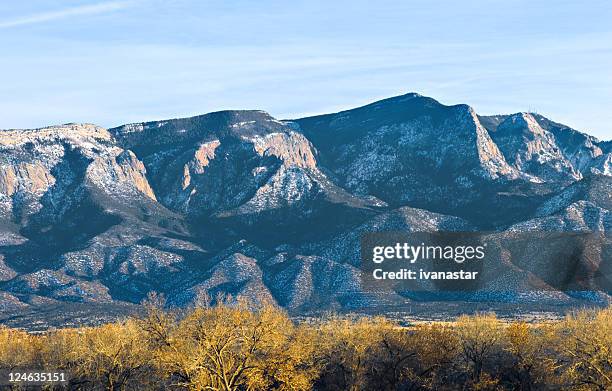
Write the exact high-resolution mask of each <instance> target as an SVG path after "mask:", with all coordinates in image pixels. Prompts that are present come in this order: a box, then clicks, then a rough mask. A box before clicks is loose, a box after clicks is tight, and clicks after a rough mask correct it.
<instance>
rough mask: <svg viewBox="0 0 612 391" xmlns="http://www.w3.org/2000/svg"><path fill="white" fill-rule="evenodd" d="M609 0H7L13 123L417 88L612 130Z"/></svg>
mask: <svg viewBox="0 0 612 391" xmlns="http://www.w3.org/2000/svg"><path fill="white" fill-rule="evenodd" d="M609 4H610V3H609V2H608V1H598V0H593V1H589V2H588V5H587V3H586V2H578V1H564V0H557V1H435V0H430V1H425V0H423V1H399V0H398V1H386V0H380V1H377V2H372V1H361V0H352V1H299V0H294V1H268V0H260V1H205V0H200V1H172V0H166V1H161V0H112V1H110V0H98V1H65V0H48V1H36V0H29V1H19V2H13V1H4V2H1V3H0V50H1V51H0V53H1V57H0V128H25V127H39V126H44V125H48V124H56V123H65V122H94V123H97V124H100V125H102V126H106V127H110V126H116V125H119V124H123V123H127V122H136V121H143V120H154V119H162V118H174V117H181V116H190V115H196V114H201V113H206V112H210V111H215V110H221V109H247V108H252V109H262V110H266V111H268V112H270V113H271V114H272V115H274V116H276V117H277V118H293V117H298V116H304V115H310V114H316V113H324V112H331V111H337V110H341V109H346V108H351V107H354V106H357V105H361V104H365V103H369V102H371V101H374V100H376V99H379V98H385V97H389V96H393V95H398V94H402V93H406V92H412V91H414V92H419V93H421V94H423V95H427V96H431V97H433V98H435V99H437V100H439V101H441V102H442V103H445V104H456V103H467V104H470V105H472V106H473V107H474V108H475V109H476V110H477V112H479V113H481V114H496V113H512V112H518V111H527V110H535V111H537V112H539V113H541V114H543V115H546V116H548V117H550V118H551V119H553V120H556V121H559V122H563V123H566V124H568V125H570V126H573V127H575V128H577V129H580V130H583V131H586V132H588V133H590V134H593V135H595V136H598V137H599V138H601V139H612V23H611V21H612V5H609Z"/></svg>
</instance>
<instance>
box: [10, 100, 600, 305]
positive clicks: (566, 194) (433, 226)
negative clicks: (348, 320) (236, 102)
mask: <svg viewBox="0 0 612 391" xmlns="http://www.w3.org/2000/svg"><path fill="white" fill-rule="evenodd" d="M611 156H612V155H611V151H610V147H609V143H605V142H600V141H598V140H597V139H595V138H593V137H590V136H588V135H585V134H583V133H580V132H578V131H575V130H573V129H571V128H569V127H566V126H564V125H561V124H558V123H555V122H552V121H550V120H548V119H546V118H544V117H542V116H540V115H536V114H528V113H519V114H514V115H509V116H507V115H500V116H489V117H483V116H478V115H477V114H476V113H475V112H474V110H473V109H472V108H470V107H469V106H466V105H457V106H444V105H442V104H440V103H438V102H436V101H435V100H433V99H431V98H426V97H422V96H420V95H417V94H407V95H404V96H400V97H395V98H391V99H387V100H383V101H380V102H376V103H373V104H371V105H367V106H364V107H360V108H357V109H354V110H348V111H344V112H340V113H336V114H328V115H322V116H316V117H310V118H303V119H296V120H287V121H279V120H276V119H274V118H273V117H271V116H270V115H268V114H267V113H265V112H262V111H224V112H217V113H210V114H206V115H202V116H198V117H193V118H185V119H174V120H167V121H157V122H147V123H137V124H129V125H124V126H121V127H118V128H114V129H109V130H105V129H102V128H100V127H97V126H94V125H88V124H69V125H62V126H55V127H49V128H44V129H35V130H5V131H0V294H1V296H0V297H1V300H0V301H1V308H3V309H4V310H18V309H23V308H30V307H31V308H37V306H42V305H45V306H48V305H50V304H54V303H63V302H85V303H90V302H96V303H123V302H131V303H137V302H139V301H140V300H142V299H143V298H144V297H145V296H146V295H147V293H148V292H151V291H158V292H163V293H165V294H166V295H167V296H168V299H169V301H170V302H171V303H173V304H177V305H188V304H194V303H196V304H197V303H199V304H202V303H204V302H205V301H207V300H209V299H210V298H214V297H216V296H217V294H232V295H245V296H248V297H250V298H252V299H253V300H260V301H261V300H271V301H274V302H277V303H278V304H280V305H282V306H285V307H286V308H288V309H289V310H291V311H294V312H296V313H302V312H305V311H311V310H320V309H331V308H336V309H344V308H362V309H363V308H368V307H374V306H378V305H381V304H384V305H398V303H401V304H402V305H404V304H406V303H407V302H409V301H410V300H412V299H411V298H409V297H407V296H406V295H405V294H400V293H399V292H398V293H397V294H393V295H386V296H380V295H376V294H373V293H372V292H369V293H368V292H364V291H363V290H362V289H361V287H360V284H359V270H358V268H357V266H358V263H359V253H358V252H359V238H360V235H361V234H362V233H365V232H371V231H389V230H400V231H414V232H418V231H475V230H484V229H487V230H494V231H496V232H497V234H496V235H501V236H500V238H502V239H503V238H504V237H505V236H504V235H509V233H511V232H516V231H519V232H531V231H535V232H539V231H554V230H559V231H589V232H590V231H595V232H607V231H609V230H610V224H611V220H610V210H611V208H612V206H611V202H612V201H611V200H610V196H611V194H612V188H611V186H612V182H611V180H612V177H611V176H610V175H611V162H612V159H611ZM502 239H496V240H499V241H503V240H502ZM500 243H501V242H500ZM500 251H502V250H500ZM506 253H507V252H506ZM506 253H504V254H506ZM500 254H501V253H500ZM500 259H501V258H500ZM598 262H599V263H598V264H597V267H598V268H599V269H598V270H600V269H601V270H607V269H605V267H607V266H605V265H606V264H607V263H609V262H610V259H607V258H606V259H599V260H598ZM602 265H603V266H602ZM591 266H592V265H591ZM585 267H590V266H589V265H586V266H585ZM492 270H494V271H495V272H496V273H499V275H498V276H497V278H498V282H499V286H500V287H503V286H504V283H503V281H502V280H503V278H502V277H500V276H506V277H508V278H509V279H512V281H514V282H513V284H515V285H512V286H516V287H519V286H521V287H524V286H527V285H529V284H535V285H537V286H540V285H538V284H541V286H546V287H547V289H552V288H551V284H552V283H551V281H550V279H549V277H548V276H546V275H545V272H544V271H543V270H541V269H538V268H531V267H529V265H528V264H526V263H525V261H524V259H522V258H521V259H518V258H517V259H513V258H512V257H510V258H509V259H506V258H504V263H503V265H501V266H499V267H497V266H496V267H494V268H492ZM500 278H501V279H500ZM504 278H505V277H504ZM597 286H598V285H592V287H595V288H593V289H595V290H596V289H597V288H596V287H597ZM553 288H554V287H553ZM598 297H601V296H598ZM604 297H605V293H604ZM555 300H562V301H563V300H565V301H571V300H574V299H573V298H571V297H569V296H568V295H566V294H565V293H560V294H559V295H558V296H557V299H555Z"/></svg>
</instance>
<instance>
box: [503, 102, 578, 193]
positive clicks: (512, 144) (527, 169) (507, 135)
mask: <svg viewBox="0 0 612 391" xmlns="http://www.w3.org/2000/svg"><path fill="white" fill-rule="evenodd" d="M492 137H493V140H494V141H495V142H496V143H497V145H498V146H499V148H500V149H501V151H502V153H503V154H504V156H505V157H506V160H507V161H508V163H510V164H512V166H513V167H514V168H515V169H516V170H518V171H520V172H522V173H525V174H527V175H529V177H530V179H532V180H534V181H543V182H562V183H567V182H573V181H575V180H578V179H580V178H581V177H582V175H581V173H580V171H577V170H575V169H574V166H572V164H571V163H570V161H569V160H568V159H566V157H565V155H564V154H563V153H562V151H561V148H560V147H559V146H558V145H557V142H556V139H555V136H554V135H553V134H552V133H551V132H549V131H547V130H545V129H543V128H542V127H541V126H540V125H539V123H538V122H537V121H536V119H535V118H534V117H533V116H532V115H531V114H529V113H519V114H514V115H511V116H509V117H507V118H506V119H505V120H504V121H503V122H501V123H500V124H499V125H498V126H497V129H496V130H495V132H492ZM572 156H573V158H574V160H577V159H579V157H578V152H575V154H574V155H572Z"/></svg>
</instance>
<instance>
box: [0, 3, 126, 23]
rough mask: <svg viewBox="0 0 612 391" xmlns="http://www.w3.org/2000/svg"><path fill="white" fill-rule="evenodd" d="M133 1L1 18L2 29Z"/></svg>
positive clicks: (91, 12) (100, 10)
mask: <svg viewBox="0 0 612 391" xmlns="http://www.w3.org/2000/svg"><path fill="white" fill-rule="evenodd" d="M132 3H133V1H107V2H103V3H97V4H89V5H81V6H76V7H70V8H64V9H60V10H56V11H48V12H42V13H38V14H32V15H27V16H22V17H17V18H15V19H12V20H0V29H7V28H11V27H18V26H24V25H31V24H37V23H44V22H49V21H52V20H57V19H65V18H70V17H73V16H83V15H95V14H102V13H106V12H112V11H117V10H121V9H124V8H126V7H129V6H130V5H132Z"/></svg>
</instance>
